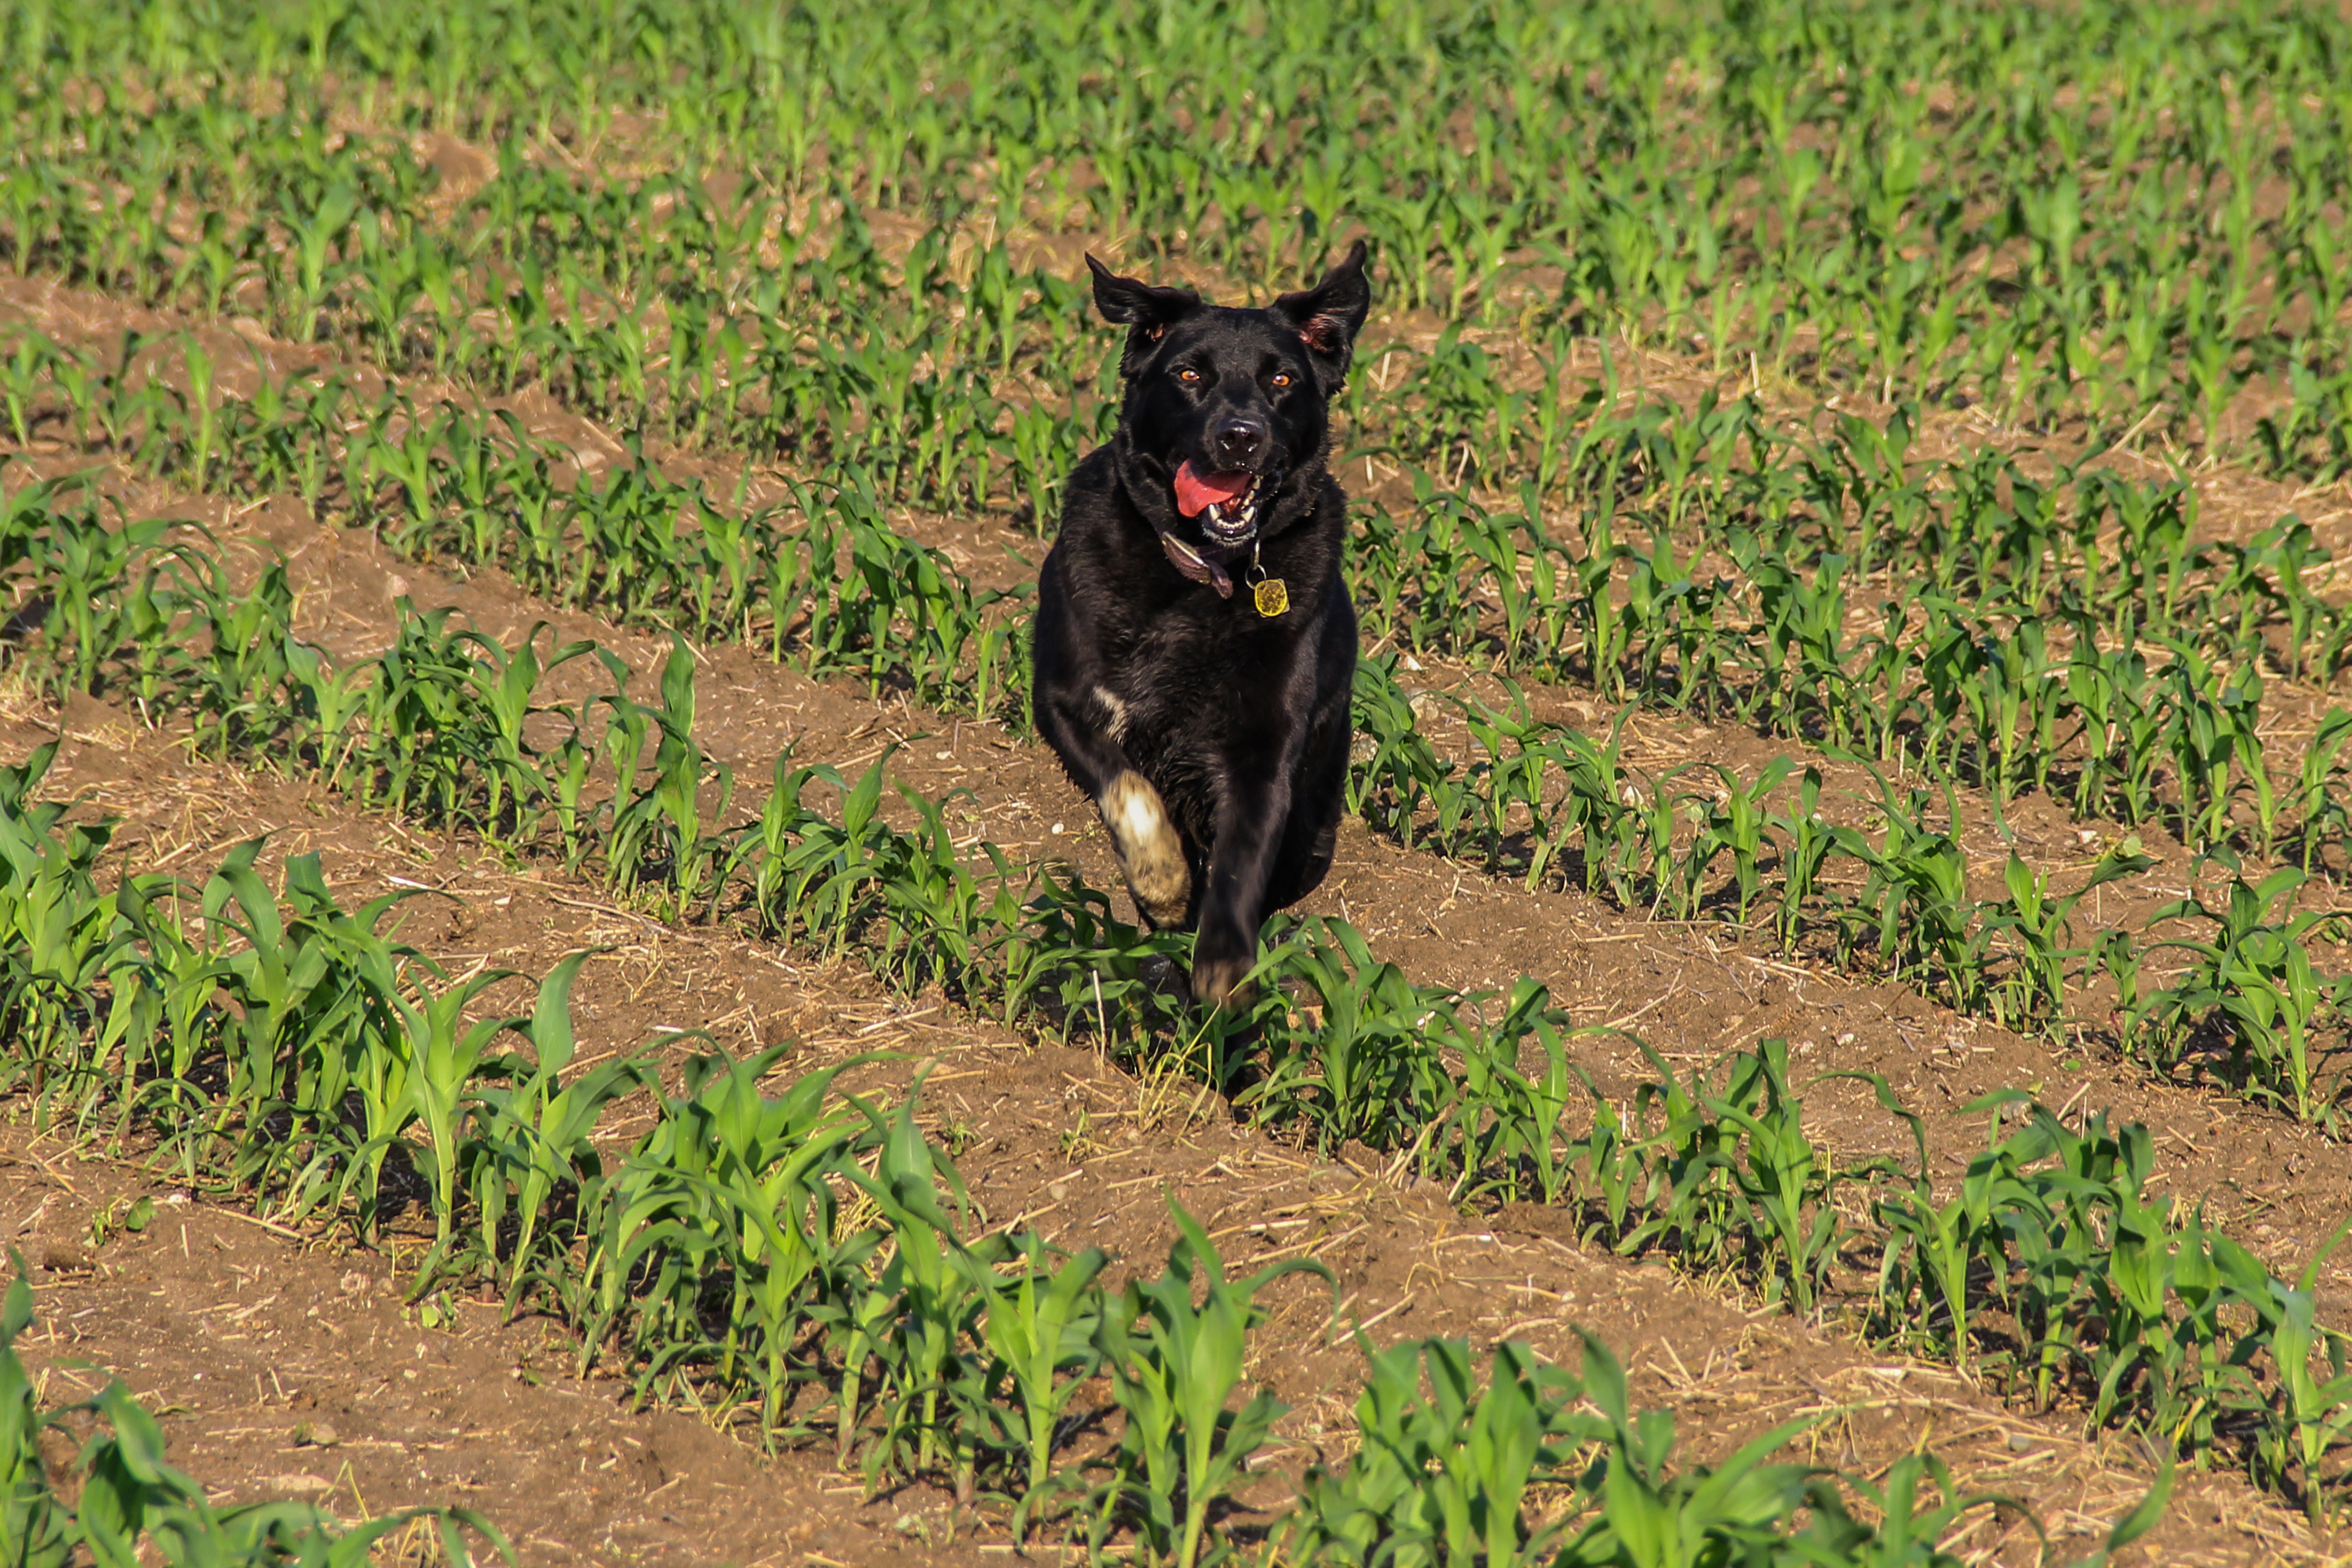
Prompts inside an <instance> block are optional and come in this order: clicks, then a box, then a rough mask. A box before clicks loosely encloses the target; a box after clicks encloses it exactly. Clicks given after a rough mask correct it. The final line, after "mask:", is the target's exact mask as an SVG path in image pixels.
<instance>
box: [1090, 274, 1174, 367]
mask: <svg viewBox="0 0 2352 1568" xmlns="http://www.w3.org/2000/svg"><path fill="white" fill-rule="evenodd" d="M1087 268H1088V270H1090V271H1092V272H1093V273H1094V275H1095V309H1096V310H1100V311H1101V312H1102V315H1103V320H1104V321H1111V322H1115V323H1117V324H1118V325H1119V326H1122V327H1127V328H1129V329H1131V330H1130V331H1129V333H1128V343H1127V352H1128V357H1129V359H1130V360H1132V359H1134V358H1135V357H1136V356H1137V355H1139V353H1142V352H1143V351H1144V350H1145V349H1147V348H1148V347H1149V346H1150V344H1152V343H1156V342H1159V341H1160V334H1161V333H1163V332H1165V331H1167V330H1168V329H1169V327H1170V325H1171V324H1172V323H1174V322H1176V321H1181V320H1182V319H1183V318H1184V317H1185V316H1187V315H1190V314H1191V313H1192V311H1194V310H1199V309H1200V308H1201V297H1200V296H1199V295H1198V294H1195V293H1193V292H1192V290H1191V289H1161V288H1159V287H1157V286H1156V285H1154V284H1150V283H1146V282H1145V281H1143V279H1139V278H1121V277H1120V276H1119V275H1118V273H1116V272H1113V271H1112V270H1111V269H1110V268H1108V267H1105V266H1104V265H1103V264H1102V263H1101V262H1099V261H1097V260H1096V259H1095V258H1093V257H1092V256H1089V257H1087Z"/></svg>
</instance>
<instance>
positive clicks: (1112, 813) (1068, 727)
mask: <svg viewBox="0 0 2352 1568" xmlns="http://www.w3.org/2000/svg"><path fill="white" fill-rule="evenodd" d="M1042 695H1043V696H1044V699H1045V700H1043V701H1040V702H1039V703H1037V705H1036V714H1037V727H1038V728H1039V729H1040V730H1042V731H1044V732H1045V739H1046V742H1048V743H1049V744H1051V745H1052V746H1053V748H1054V750H1055V751H1056V752H1059V753H1061V757H1062V761H1063V763H1064V764H1065V765H1066V767H1067V768H1068V770H1069V773H1070V775H1071V777H1072V778H1074V779H1076V781H1077V783H1078V784H1079V785H1080V787H1082V788H1084V789H1085V790H1086V791H1087V794H1089V795H1093V796H1094V801H1095V809H1096V810H1097V812H1099V813H1101V815H1102V821H1103V827H1104V828H1105V829H1106V830H1107V831H1108V833H1109V834H1110V843H1111V850H1112V852H1113V853H1114V854H1115V855H1117V856H1118V869H1119V874H1120V875H1121V876H1122V877H1124V878H1126V879H1127V890H1128V891H1129V892H1130V893H1132V894H1134V895H1135V905H1136V908H1137V909H1139V910H1142V911H1143V918H1144V919H1145V920H1146V921H1150V924H1151V926H1152V927H1153V929H1155V930H1166V929H1170V928H1172V927H1177V926H1181V925H1182V924H1183V923H1184V910H1185V907H1186V905H1187V904H1189V903H1190V902H1191V900H1192V869H1191V868H1190V867H1188V866H1187V865H1186V864H1185V863H1184V841H1183V839H1182V837H1181V836H1179V835H1178V833H1177V831H1176V824H1175V822H1174V821H1173V820H1172V819H1171V817H1170V816H1169V815H1168V803H1167V802H1165V801H1163V800H1161V799H1160V792H1159V791H1158V790H1156V789H1154V788H1152V787H1151V781H1150V779H1147V778H1145V777H1144V776H1143V775H1142V774H1141V773H1138V772H1136V770H1135V766H1134V764H1133V763H1130V762H1129V760H1128V756H1127V751H1126V748H1125V747H1123V746H1122V745H1120V744H1119V738H1118V731H1119V730H1120V729H1121V728H1122V727H1123V726H1124V724H1125V721H1126V716H1127V715H1126V710H1125V708H1124V706H1123V705H1121V704H1120V703H1119V701H1118V699H1117V698H1116V697H1113V696H1111V695H1110V694H1109V691H1108V688H1105V687H1102V686H1099V685H1097V686H1095V687H1093V688H1092V689H1087V690H1081V691H1074V690H1071V689H1067V688H1062V687H1057V688H1056V689H1053V690H1050V691H1047V692H1045V693H1043V694H1042Z"/></svg>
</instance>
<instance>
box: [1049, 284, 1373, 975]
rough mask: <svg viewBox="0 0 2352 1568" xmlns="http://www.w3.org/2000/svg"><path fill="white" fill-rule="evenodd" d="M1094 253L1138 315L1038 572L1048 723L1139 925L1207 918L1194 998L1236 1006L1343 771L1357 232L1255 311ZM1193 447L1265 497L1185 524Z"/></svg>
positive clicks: (1359, 295) (1102, 296)
mask: <svg viewBox="0 0 2352 1568" xmlns="http://www.w3.org/2000/svg"><path fill="white" fill-rule="evenodd" d="M1087 265H1088V266H1089V267H1091V268H1093V269H1094V282H1095V303H1096V305H1097V308H1099V309H1100V310H1101V311H1102V313H1103V315H1104V317H1105V318H1106V319H1108V320H1109V321H1114V322H1117V323H1120V324H1123V325H1125V326H1126V327H1127V328H1128V329H1129V331H1128V341H1127V353H1126V358H1125V361H1124V363H1123V366H1122V373H1123V374H1124V376H1125V379H1126V384H1127V391H1126V401H1125V404H1124V406H1123V407H1122V408H1121V410H1120V415H1119V423H1118V432H1117V434H1116V435H1114V436H1113V437H1111V441H1110V444H1109V445H1108V446H1106V447H1097V449H1096V450H1095V451H1093V452H1091V453H1088V454H1087V457H1086V458H1084V459H1083V460H1081V461H1080V462H1079V464H1078V466H1077V468H1076V470H1075V471H1074V472H1073V473H1072V474H1071V476H1070V482H1069V487H1068V489H1067V492H1066V500H1065V502H1064V506H1063V511H1062V527H1061V536H1060V539H1059V540H1058V542H1056V543H1055V546H1054V549H1053V552H1051V553H1050V554H1048V555H1047V556H1046V558H1045V569H1044V572H1043V574H1042V575H1041V576H1040V579H1039V581H1038V585H1037V620H1036V643H1035V647H1036V669H1035V679H1034V682H1033V684H1032V686H1031V691H1032V694H1033V701H1034V708H1035V716H1036V721H1037V728H1038V730H1039V731H1041V732H1043V733H1044V735H1045V739H1046V740H1047V741H1048V742H1051V743H1052V745H1053V747H1054V750H1055V752H1057V753H1059V755H1060V756H1061V759H1062V765H1063V766H1064V767H1065V768H1066V769H1067V770H1068V772H1069V775H1070V777H1071V779H1072V781H1073V782H1075V783H1076V784H1077V786H1078V787H1079V788H1080V789H1082V790H1084V791H1086V793H1087V795H1088V797H1089V798H1091V799H1092V800H1093V801H1094V802H1095V804H1096V806H1097V809H1098V810H1099V811H1100V812H1101V813H1102V817H1103V823H1104V826H1106V827H1108V829H1109V831H1110V837H1111V842H1112V845H1113V846H1114V847H1115V848H1116V850H1117V851H1118V860H1119V867H1120V869H1121V870H1122V871H1123V872H1124V873H1125V875H1126V878H1127V882H1128V888H1129V891H1130V892H1132V893H1133V894H1134V895H1135V901H1136V904H1137V906H1138V907H1139V909H1140V910H1142V912H1143V915H1144V918H1145V919H1146V920H1147V921H1150V923H1151V924H1152V925H1153V926H1154V927H1192V928H1194V929H1197V930H1198V931H1199V932H1200V936H1199V939H1198V942H1197V943H1196V944H1195V947H1194V952H1193V965H1192V992H1193V994H1194V995H1195V996H1196V997H1198V998H1200V999H1201V1000H1202V1001H1204V1002H1207V1003H1210V1004H1215V1005H1222V1004H1225V1003H1228V1002H1232V1003H1234V1005H1239V1003H1240V1002H1241V1000H1242V998H1239V997H1236V996H1235V994H1234V993H1235V992H1236V990H1237V988H1238V987H1239V985H1240V983H1241V980H1242V977H1243V976H1244V974H1246V973H1247V972H1248V971H1249V969H1250V967H1251V965H1252V964H1253V963H1255V960H1256V954H1257V936H1258V928H1259V927H1260V925H1261V924H1263V922H1264V921H1265V916H1266V914H1267V912H1268V911H1270V910H1276V909H1280V908H1281V907H1283V906H1284V905H1286V904H1289V903H1292V902H1295V901H1296V900H1298V899H1300V898H1302V897H1304V896H1305V895H1306V894H1307V892H1309V891H1310V890H1312V889H1314V887H1315V886H1316V884H1318V882H1320V881H1321V880H1322V879H1323V876H1324V873H1325V872H1326V871H1328V869H1329V868H1330V865H1331V852H1332V847H1333V841H1334V837H1335V835H1336V833H1337V829H1338V825H1339V810H1340V801H1341V794H1342V790H1343V787H1344V785H1345V783H1346V771H1347V765H1348V742H1349V692H1350V689H1351V687H1352V685H1353V682H1354V676H1355V668H1356V615H1355V609H1354V606H1353V605H1350V604H1349V599H1348V588H1347V584H1346V583H1345V582H1344V581H1343V580H1342V579H1341V577H1340V574H1339V557H1340V548H1341V543H1342V541H1343V539H1344V537H1345V535H1346V532H1347V518H1346V498H1345V496H1343V495H1342V494H1341V493H1340V489H1339V483H1338V481H1336V480H1335V479H1332V477H1331V475H1330V474H1329V473H1328V471H1327V469H1326V468H1325V460H1326V454H1327V448H1328V441H1329V426H1328V411H1329V405H1330V400H1331V397H1332V395H1334V394H1335V393H1337V392H1338V391H1339V387H1340V385H1341V384H1342V383H1343V382H1344V380H1345V378H1346V376H1347V373H1348V362H1349V355H1350V353H1352V351H1353V349H1354V345H1355V338H1356V334H1357V332H1358V331H1359V330H1360V328H1361V327H1362V326H1363V322H1364V316H1365V313H1366V311H1367V310H1369V309H1370V304H1371V290H1370V286H1369V285H1368V284H1367V282H1366V281H1365V278H1364V247H1363V246H1362V244H1361V243H1360V242H1359V243H1358V244H1357V246H1356V247H1355V248H1354V249H1353V250H1352V251H1351V252H1350V253H1349V256H1348V257H1347V258H1346V259H1345V260H1343V261H1341V262H1340V263H1339V265H1338V266H1337V267H1335V268H1332V269H1331V270H1330V271H1329V272H1328V274H1326V275H1325V277H1324V279H1323V280H1322V281H1321V282H1319V283H1318V284H1317V285H1316V286H1315V287H1314V288H1312V289H1307V290H1304V291H1302V292H1299V293H1296V294H1285V295H1283V296H1282V297H1281V298H1279V299H1277V300H1275V301H1274V303H1273V304H1272V305H1270V306H1268V307H1266V308H1265V309H1264V310H1231V309H1226V308H1223V307H1219V306H1213V305H1209V304H1206V303H1204V302H1203V301H1202V300H1201V299H1200V298H1199V296H1197V295H1195V294H1193V293H1192V292H1191V291H1190V290H1186V289H1160V288H1154V287H1152V286H1150V285H1149V284H1145V283H1141V282H1139V281H1137V280H1136V279H1130V278H1120V277H1116V276H1114V275H1113V274H1112V273H1111V272H1110V271H1108V269H1107V268H1104V267H1103V266H1102V264H1101V263H1099V262H1097V261H1096V260H1095V259H1094V258H1092V257H1088V258H1087ZM1188 462H1189V463H1190V464H1191V465H1192V473H1194V474H1207V475H1209V476H1210V477H1211V478H1212V479H1216V480H1219V481H1221V482H1227V483H1239V482H1241V480H1242V479H1248V481H1249V484H1250V487H1251V488H1250V489H1248V490H1247V491H1246V493H1245V496H1244V498H1243V499H1242V500H1228V501H1226V502H1224V503H1223V504H1222V505H1219V506H1213V507H1211V508H1209V509H1208V510H1204V511H1202V513H1201V514H1200V515H1199V516H1194V517H1187V516H1185V515H1184V513H1183V512H1182V510H1180V504H1179V502H1180V493H1181V492H1180V490H1179V489H1178V484H1179V471H1180V469H1183V468H1185V465H1186V464H1187V463H1188ZM1192 493H1193V494H1194V496H1195V504H1198V501H1197V493H1198V492H1192ZM1251 519H1254V520H1255V537H1254V538H1244V537H1242V535H1241V529H1242V527H1243V525H1244V523H1245V522H1246V521H1249V520H1251ZM1163 535H1164V536H1165V537H1166V538H1167V540H1169V541H1171V542H1168V543H1163ZM1186 552H1191V553H1192V556H1193V557H1194V559H1192V561H1191V562H1189V563H1186V562H1185V560H1184V556H1185V554H1186ZM1253 552H1255V566H1254V565H1253ZM1202 558H1205V563H1204V561H1203V559H1202ZM1204 578H1213V579H1214V580H1201V579H1204ZM1266 578H1271V579H1278V580H1279V581H1280V582H1281V583H1282V584H1283V585H1284V587H1285V588H1286V591H1287V594H1288V598H1289V607H1288V609H1287V610H1286V611H1284V612H1283V613H1282V614H1280V615H1278V616H1264V615H1262V614H1261V613H1260V611H1259V609H1258V607H1257V606H1256V605H1255V602H1254V597H1253V594H1252V588H1251V585H1252V584H1253V583H1254V582H1255V581H1259V580H1263V579H1266ZM1221 586H1224V587H1229V588H1230V589H1231V594H1230V596H1226V595H1224V594H1223V593H1221V592H1220V588H1221Z"/></svg>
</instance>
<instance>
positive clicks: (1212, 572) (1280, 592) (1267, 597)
mask: <svg viewBox="0 0 2352 1568" xmlns="http://www.w3.org/2000/svg"><path fill="white" fill-rule="evenodd" d="M1159 534H1160V549H1162V550H1164V551H1166V552H1168V560H1169V563H1170V564H1171V565H1173V566H1174V567H1175V568H1176V570H1177V571H1179V572H1181V573H1182V574H1184V575H1185V576H1187V577H1190V578H1191V579H1192V581H1193V582H1195V583H1202V584H1207V585H1208V586H1210V587H1212V588H1214V589H1215V590H1216V591H1217V597H1218V598H1220V599H1230V598H1232V597H1233V596H1234V574H1232V573H1230V572H1228V571H1226V570H1225V563H1226V562H1228V561H1231V560H1232V559H1233V558H1234V556H1236V555H1239V554H1240V553H1241V546H1239V545H1234V547H1233V548H1232V550H1231V551H1230V552H1222V551H1221V552H1218V553H1217V554H1214V555H1212V554H1211V553H1209V552H1205V551H1201V550H1196V549H1194V548H1193V547H1192V545H1190V544H1187V543H1185V542H1184V541H1182V540H1181V539H1179V538H1177V537H1176V536H1175V535H1174V534H1172V533H1171V532H1169V531H1167V530H1166V529H1164V528H1163V529H1160V530H1159ZM1263 546H1264V541H1262V540H1253V541H1251V542H1250V547H1249V550H1250V570H1251V571H1252V572H1254V573H1255V574H1257V575H1256V576H1255V579H1253V580H1252V582H1251V583H1250V603H1251V604H1253V605H1256V606H1257V613H1258V614H1259V615H1260V616H1264V617H1265V619H1267V620H1273V619H1275V618H1276V616H1282V615H1284V614H1286V613H1287V612H1288V611H1289V609H1290V589H1289V586H1288V585H1287V584H1285V583H1284V582H1283V580H1282V579H1281V578H1279V577H1268V576H1267V575H1266V574H1265V567H1264V566H1261V565H1259V564H1258V554H1259V552H1260V550H1261V549H1262V548H1263Z"/></svg>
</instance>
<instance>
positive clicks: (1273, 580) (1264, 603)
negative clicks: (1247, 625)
mask: <svg viewBox="0 0 2352 1568" xmlns="http://www.w3.org/2000/svg"><path fill="white" fill-rule="evenodd" d="M1250 595H1251V596H1252V597H1254V598H1255V599H1256V600H1257V613H1258V614H1259V615H1261V616H1265V618H1266V619H1267V620H1269V621H1270V620H1272V619H1274V617H1275V616H1278V615H1281V614H1282V613H1283V612H1284V611H1286V610H1287V609H1289V608H1290V590H1289V589H1288V588H1286V587H1285V586H1284V585H1283V582H1282V579H1281V578H1279V577H1268V578H1267V579H1266V580H1265V582H1263V583H1253V584H1250Z"/></svg>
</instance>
